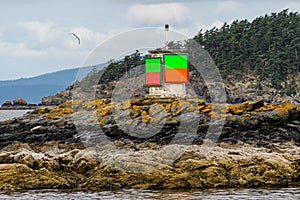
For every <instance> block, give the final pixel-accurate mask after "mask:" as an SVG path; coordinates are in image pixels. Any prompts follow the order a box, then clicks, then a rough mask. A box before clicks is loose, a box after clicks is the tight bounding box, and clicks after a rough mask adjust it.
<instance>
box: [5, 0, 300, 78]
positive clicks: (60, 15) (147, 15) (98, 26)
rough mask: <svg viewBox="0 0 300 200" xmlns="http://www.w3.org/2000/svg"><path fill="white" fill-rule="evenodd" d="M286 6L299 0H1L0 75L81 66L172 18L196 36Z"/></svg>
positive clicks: (174, 25)
mask: <svg viewBox="0 0 300 200" xmlns="http://www.w3.org/2000/svg"><path fill="white" fill-rule="evenodd" d="M286 8H289V9H290V11H299V10H300V1H296V0H280V1H279V0H277V1H276V0H275V1H271V0H252V1H242V0H231V1H222V0H202V1H201V0H200V1H195V0H194V1H180V0H178V1H171V0H169V1H158V0H152V1H148V0H146V1H138V0H112V1H109V0H102V1H101V0H76V1H74V0H47V1H46V0H45V1H40V0H9V1H5V0H0V24H1V26H0V61H1V62H0V69H1V74H0V80H7V79H16V78H21V77H31V76H35V75H39V74H43V73H47V72H53V71H57V70H62V69H66V68H74V67H77V66H80V65H81V63H82V62H83V61H84V59H85V58H86V57H87V56H88V55H89V53H90V52H91V51H92V50H93V49H94V48H95V47H97V45H98V44H100V43H101V42H103V41H105V40H107V39H109V38H111V37H113V36H114V35H117V34H119V33H122V32H124V31H130V30H132V29H136V28H143V27H163V25H164V24H165V23H170V28H171V29H172V30H175V31H177V32H180V33H182V34H185V35H187V36H190V37H192V36H194V35H195V34H197V32H198V31H199V30H200V29H201V28H202V29H209V28H212V27H213V26H221V25H222V23H224V22H228V23H230V22H231V21H232V20H235V19H245V18H246V19H248V20H252V19H254V18H255V17H258V16H261V15H265V14H266V13H268V14H270V13H271V12H279V11H282V10H283V9H286ZM70 32H74V33H76V34H77V35H78V36H80V38H81V45H78V43H77V40H76V39H74V37H72V36H71V35H69V33H70ZM171 39H172V38H171Z"/></svg>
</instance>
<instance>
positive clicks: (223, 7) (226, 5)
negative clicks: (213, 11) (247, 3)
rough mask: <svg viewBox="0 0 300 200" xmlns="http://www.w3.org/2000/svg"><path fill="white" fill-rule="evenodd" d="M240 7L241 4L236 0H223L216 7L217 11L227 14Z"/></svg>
mask: <svg viewBox="0 0 300 200" xmlns="http://www.w3.org/2000/svg"><path fill="white" fill-rule="evenodd" d="M240 8H241V4H240V3H238V2H236V1H223V2H222V3H220V4H219V5H218V7H217V12H218V13H223V14H229V13H233V12H236V11H237V10H239V9H240Z"/></svg>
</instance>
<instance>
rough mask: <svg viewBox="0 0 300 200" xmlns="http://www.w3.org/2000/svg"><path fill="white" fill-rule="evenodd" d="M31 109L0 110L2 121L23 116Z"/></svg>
mask: <svg viewBox="0 0 300 200" xmlns="http://www.w3.org/2000/svg"><path fill="white" fill-rule="evenodd" d="M29 111H31V110H0V121H5V120H8V119H12V118H14V117H21V116H22V115H24V114H25V113H27V112H29Z"/></svg>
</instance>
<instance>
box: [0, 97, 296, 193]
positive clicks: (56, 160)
mask: <svg viewBox="0 0 300 200" xmlns="http://www.w3.org/2000/svg"><path fill="white" fill-rule="evenodd" d="M215 107H223V108H224V110H225V112H224V113H217V112H215V109H214V108H215ZM162 111H163V112H162ZM193 112H197V113H198V115H197V116H198V117H199V118H198V119H199V122H198V121H197V127H198V128H197V129H196V130H193V131H195V134H196V137H195V138H192V139H193V141H191V142H190V143H188V144H184V143H182V142H172V140H173V138H174V137H175V136H176V135H177V134H178V130H179V128H180V124H181V123H182V120H184V121H185V122H186V123H187V127H185V129H184V131H185V132H183V133H185V134H183V135H182V139H187V138H189V136H190V132H189V131H191V129H190V126H193V121H192V120H191V119H192V118H191V115H187V114H186V113H193ZM163 113H164V114H163ZM220 115H221V117H222V119H224V127H223V130H222V132H221V134H220V135H219V138H218V140H217V141H215V142H212V141H211V140H208V139H207V138H206V136H205V134H206V132H207V130H208V127H209V125H210V124H209V122H210V120H212V119H215V118H217V117H219V116H220ZM134 124H136V125H137V126H138V127H142V128H143V129H142V130H144V131H145V132H147V130H150V132H149V133H147V134H149V135H147V134H144V132H143V133H142V132H141V131H138V130H134V129H132V125H134ZM152 126H159V127H160V128H161V129H160V130H159V131H157V133H155V134H152V133H151V130H153V127H152ZM154 128H155V127H154ZM98 130H102V135H101V137H102V139H101V137H99V134H98V132H97V131H98ZM128 130H129V131H130V132H128ZM139 134H144V136H145V137H142V138H141V137H139V136H140V135H139ZM103 138H105V140H103ZM179 141H180V140H179ZM299 144H300V106H299V105H298V104H293V103H291V102H285V103H281V104H270V103H266V102H264V101H261V100H260V101H255V102H244V103H241V104H235V105H212V104H211V103H208V102H205V101H204V100H201V99H184V100H180V101H179V100H177V99H147V98H140V99H133V100H128V101H126V102H111V100H110V99H101V100H95V101H89V102H84V101H80V100H78V101H73V102H65V103H64V104H61V105H59V106H55V107H53V108H52V109H47V108H43V109H37V110H35V111H33V112H31V113H28V114H27V115H26V116H24V117H23V118H17V119H12V120H7V121H4V122H0V147H1V148H0V189H35V188H79V189H90V190H111V189H120V188H142V189H183V188H189V189H190V188H218V187H265V186H266V187H274V186H276V187H277V186H281V187H289V186H299V185H300V182H299V180H300V170H299V169H300V154H299V152H300V147H299Z"/></svg>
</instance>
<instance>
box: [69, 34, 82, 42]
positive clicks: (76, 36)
mask: <svg viewBox="0 0 300 200" xmlns="http://www.w3.org/2000/svg"><path fill="white" fill-rule="evenodd" d="M70 34H72V35H73V36H74V37H75V38H76V39H77V40H78V44H80V38H79V37H78V35H76V34H75V33H70Z"/></svg>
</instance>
